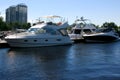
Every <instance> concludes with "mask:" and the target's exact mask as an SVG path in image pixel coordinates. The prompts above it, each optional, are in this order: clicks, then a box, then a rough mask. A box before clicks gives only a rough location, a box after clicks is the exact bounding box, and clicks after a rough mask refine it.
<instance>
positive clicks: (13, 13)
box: [6, 4, 27, 23]
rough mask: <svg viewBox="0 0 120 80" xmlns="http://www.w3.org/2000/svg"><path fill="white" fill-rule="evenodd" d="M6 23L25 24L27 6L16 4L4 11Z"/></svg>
mask: <svg viewBox="0 0 120 80" xmlns="http://www.w3.org/2000/svg"><path fill="white" fill-rule="evenodd" d="M6 22H18V23H27V6H26V5H24V4H18V5H17V6H14V7H12V6H11V7H9V8H8V9H6Z"/></svg>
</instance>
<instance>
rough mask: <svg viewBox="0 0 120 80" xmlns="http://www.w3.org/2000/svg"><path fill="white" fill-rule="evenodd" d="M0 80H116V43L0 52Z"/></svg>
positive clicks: (119, 60)
mask: <svg viewBox="0 0 120 80" xmlns="http://www.w3.org/2000/svg"><path fill="white" fill-rule="evenodd" d="M0 80H120V42H114V43H103V44H102V43H101V44H97V43H96V44H89V43H86V44H85V43H79V44H73V45H69V46H55V47H41V48H11V49H8V48H4V49H0Z"/></svg>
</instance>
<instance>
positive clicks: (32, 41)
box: [5, 16, 72, 47]
mask: <svg viewBox="0 0 120 80" xmlns="http://www.w3.org/2000/svg"><path fill="white" fill-rule="evenodd" d="M46 18H50V19H52V20H53V18H62V17H60V16H47V17H46ZM50 19H49V21H46V22H44V21H41V22H39V23H37V24H36V25H34V26H31V27H30V28H29V29H28V30H27V31H26V32H21V33H15V34H12V35H8V36H6V37H5V40H6V41H7V43H8V44H9V45H10V46H11V47H40V46H55V45H68V44H72V41H71V40H70V37H69V36H68V33H67V30H66V28H67V27H68V26H69V25H68V22H67V21H60V22H59V23H54V22H52V21H50ZM60 20H61V19H60Z"/></svg>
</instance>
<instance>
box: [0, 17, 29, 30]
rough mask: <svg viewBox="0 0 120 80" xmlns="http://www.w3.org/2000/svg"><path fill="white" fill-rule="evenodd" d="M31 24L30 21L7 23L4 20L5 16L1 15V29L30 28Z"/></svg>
mask: <svg viewBox="0 0 120 80" xmlns="http://www.w3.org/2000/svg"><path fill="white" fill-rule="evenodd" d="M30 26H31V24H30V23H24V24H20V23H18V22H15V23H6V22H4V21H3V18H2V17H0V31H7V30H15V29H28V28H29V27H30Z"/></svg>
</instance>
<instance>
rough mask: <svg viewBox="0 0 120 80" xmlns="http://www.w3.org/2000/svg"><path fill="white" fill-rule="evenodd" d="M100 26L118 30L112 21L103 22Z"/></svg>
mask: <svg viewBox="0 0 120 80" xmlns="http://www.w3.org/2000/svg"><path fill="white" fill-rule="evenodd" d="M101 27H102V28H107V29H115V31H118V26H117V25H116V24H115V23H114V22H110V23H108V22H105V23H103V25H102V26H101Z"/></svg>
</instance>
